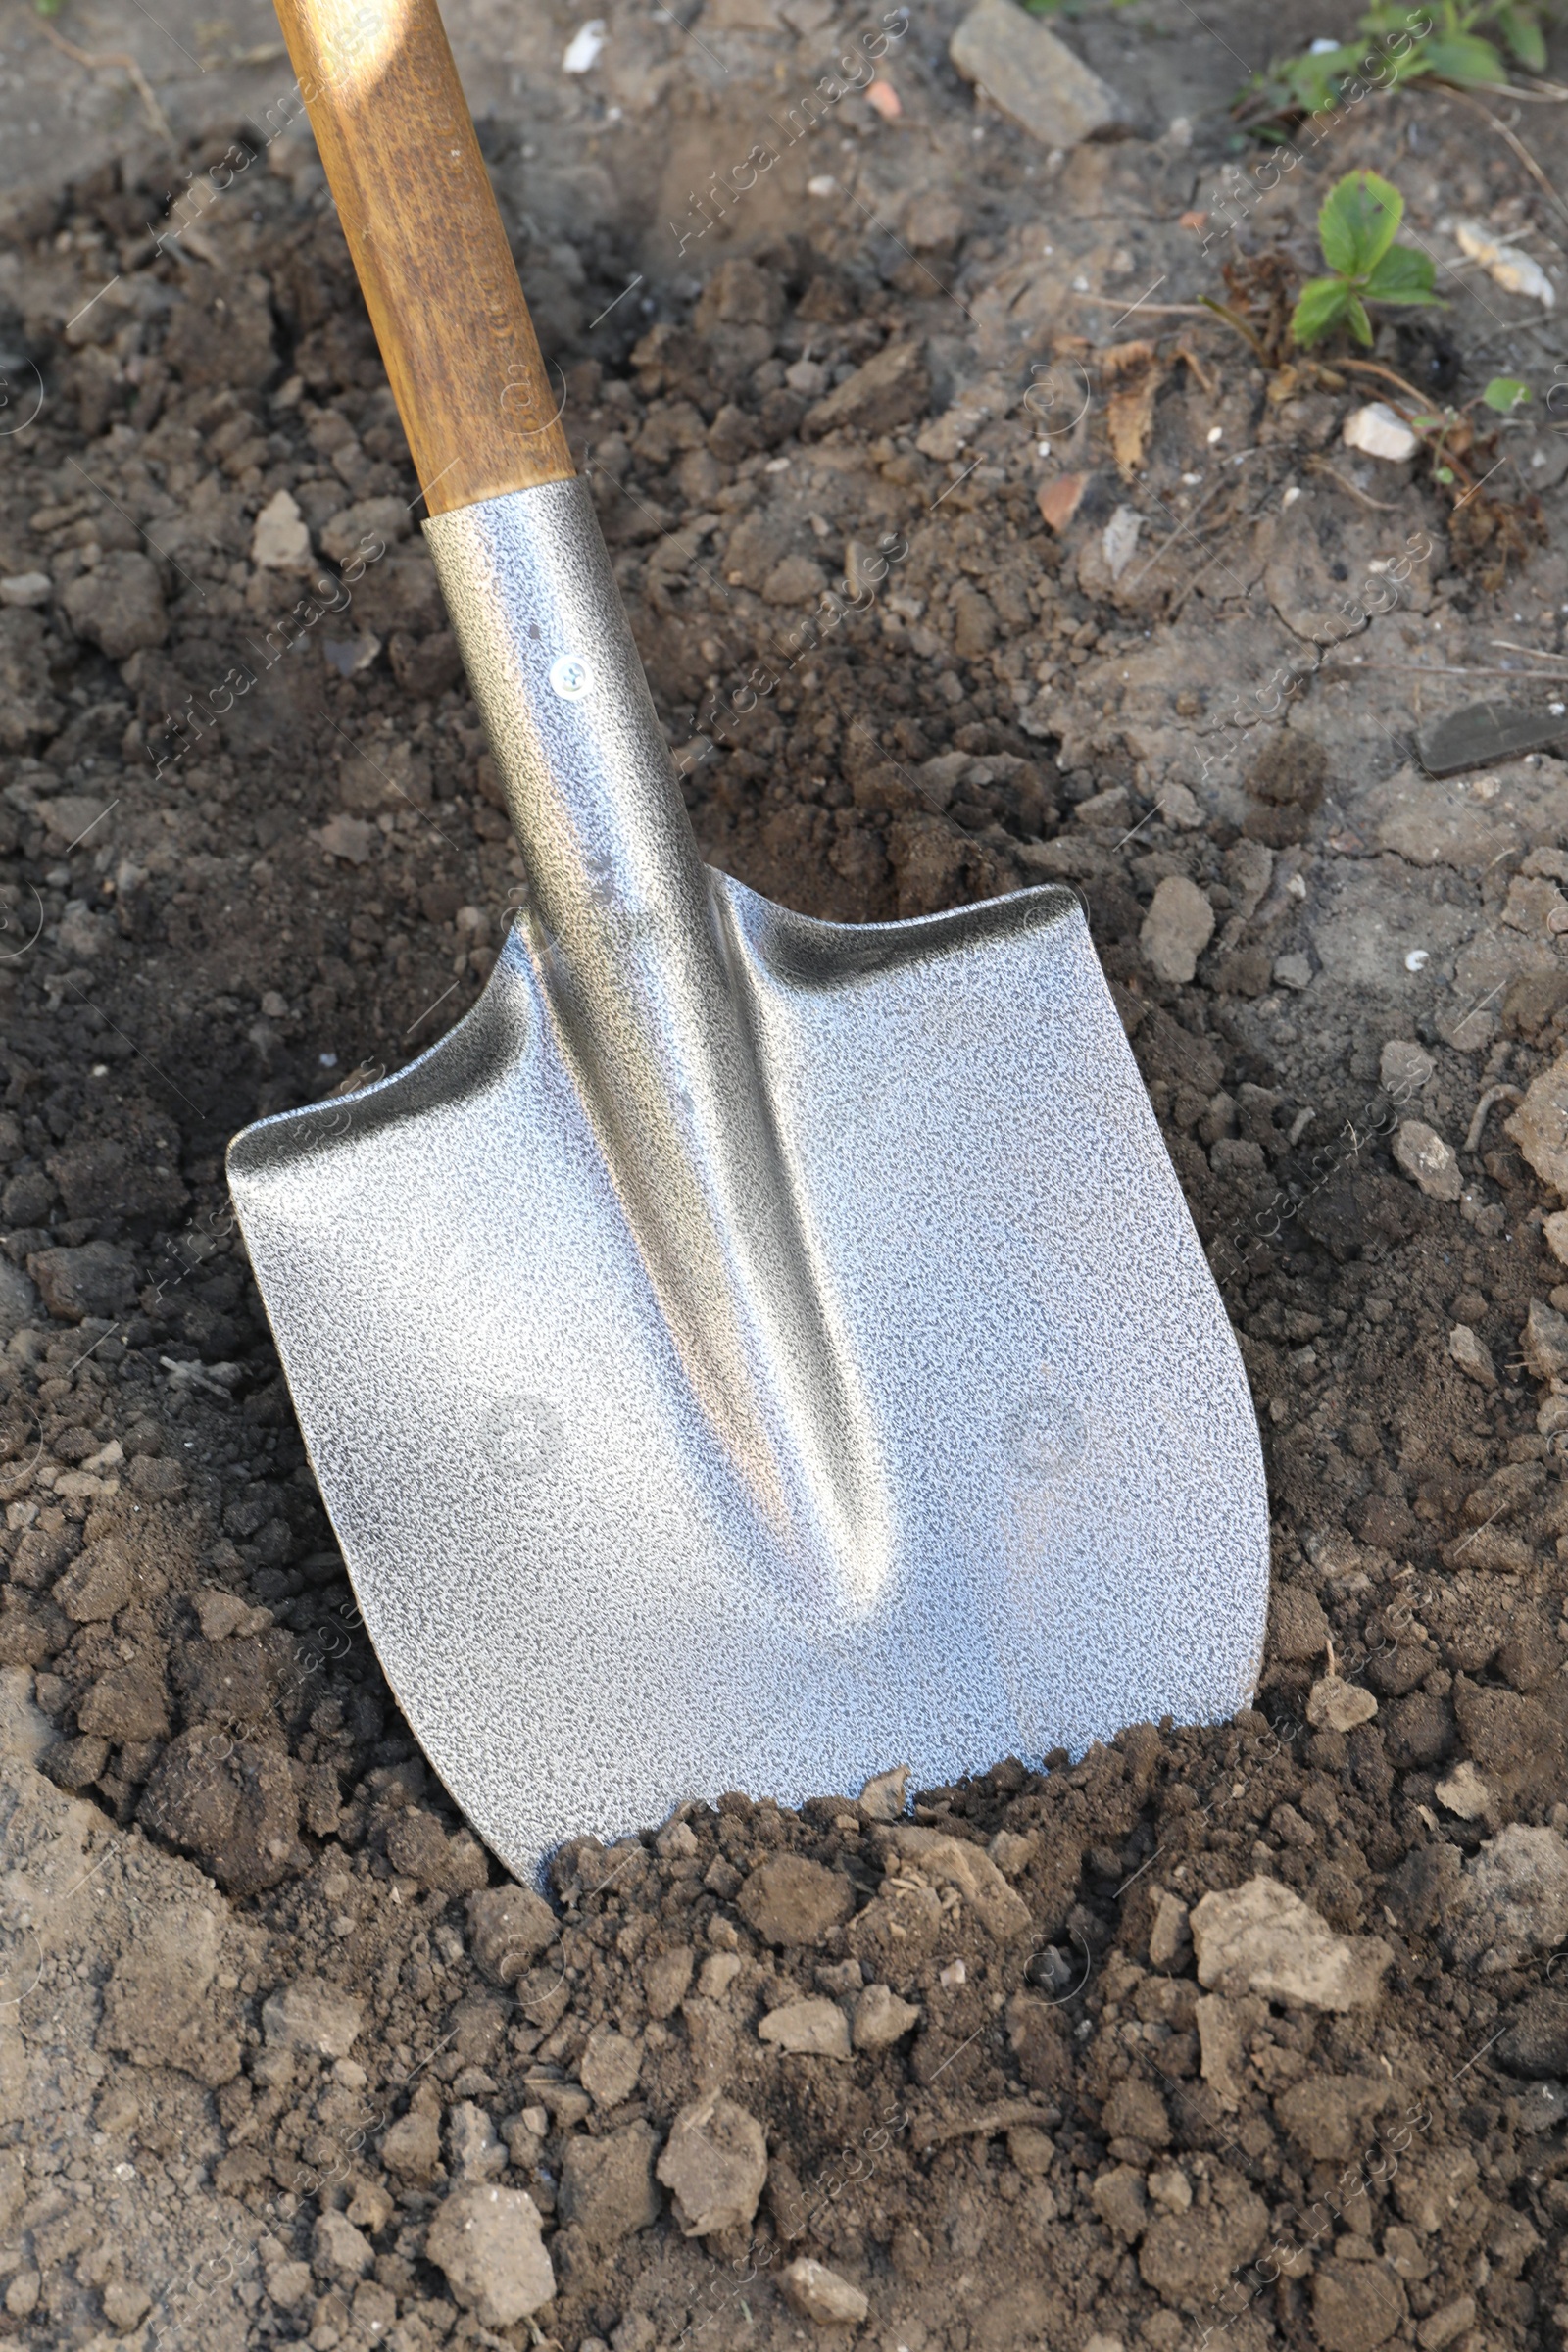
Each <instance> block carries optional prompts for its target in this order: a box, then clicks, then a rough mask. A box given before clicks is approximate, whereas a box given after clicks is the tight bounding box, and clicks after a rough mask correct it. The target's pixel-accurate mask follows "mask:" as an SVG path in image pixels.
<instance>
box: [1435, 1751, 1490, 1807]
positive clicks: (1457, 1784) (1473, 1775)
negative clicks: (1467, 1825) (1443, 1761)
mask: <svg viewBox="0 0 1568 2352" xmlns="http://www.w3.org/2000/svg"><path fill="white" fill-rule="evenodd" d="M1434 1794H1435V1795H1436V1797H1437V1800H1438V1802H1439V1804H1440V1805H1445V1806H1446V1808H1447V1810H1448V1811H1449V1812H1450V1813H1457V1815H1458V1816H1459V1819H1460V1820H1461V1821H1485V1819H1486V1817H1487V1815H1488V1814H1489V1813H1490V1812H1491V1810H1492V1792H1491V1790H1490V1789H1488V1787H1487V1784H1486V1782H1485V1781H1484V1780H1483V1779H1482V1778H1481V1775H1480V1773H1479V1772H1477V1770H1476V1768H1475V1766H1474V1765H1473V1764H1472V1763H1471V1761H1470V1759H1469V1757H1468V1756H1467V1757H1466V1758H1465V1760H1464V1762H1463V1763H1462V1764H1456V1765H1455V1766H1454V1768H1453V1770H1452V1772H1450V1773H1449V1774H1448V1776H1447V1778H1446V1780H1443V1781H1439V1783H1438V1785H1437V1788H1436V1789H1435V1790H1434Z"/></svg>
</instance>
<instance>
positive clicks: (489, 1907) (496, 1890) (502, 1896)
mask: <svg viewBox="0 0 1568 2352" xmlns="http://www.w3.org/2000/svg"><path fill="white" fill-rule="evenodd" d="M558 1933H559V1930H558V1927H557V1922H556V1915H555V1913H554V1912H553V1911H552V1910H551V1908H550V1905H549V1904H548V1903H547V1902H546V1901H545V1900H544V1898H543V1896H542V1895H537V1894H534V1893H532V1892H530V1890H529V1889H528V1888H527V1887H484V1888H482V1889H481V1890H479V1891H478V1892H476V1893H474V1894H470V1895H469V1897H468V1940H469V1942H470V1943H471V1945H472V1946H473V1958H474V1965H475V1966H476V1967H477V1968H478V1970H479V1972H480V1974H481V1975H483V1976H486V1977H488V1978H489V1980H490V1982H491V1984H492V1985H511V1984H514V1983H515V1980H516V1979H517V1978H518V1977H520V1976H521V1974H522V1972H523V1970H524V1969H525V1968H526V1967H527V1966H528V1964H529V1962H530V1961H532V1960H536V1959H537V1958H538V1957H539V1954H540V1953H541V1952H542V1951H544V1950H546V1949H547V1948H548V1946H549V1945H551V1944H552V1943H554V1942H555V1940H556V1936H557V1934H558Z"/></svg>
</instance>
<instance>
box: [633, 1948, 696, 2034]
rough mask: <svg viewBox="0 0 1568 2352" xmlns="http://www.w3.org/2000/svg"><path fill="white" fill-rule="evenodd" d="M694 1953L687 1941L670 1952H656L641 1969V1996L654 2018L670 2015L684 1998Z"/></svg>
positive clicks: (694, 1957)
mask: <svg viewBox="0 0 1568 2352" xmlns="http://www.w3.org/2000/svg"><path fill="white" fill-rule="evenodd" d="M696 1965H697V1954H696V1953H695V1952H694V1951H693V1950H692V1948H691V1945H690V1944H689V1943H680V1944H677V1945H676V1946H675V1949H674V1950H673V1951H671V1952H656V1953H655V1955H654V1957H653V1959H652V1960H650V1961H649V1962H648V1963H647V1965H646V1967H645V1968H644V1970H643V2000H644V2002H645V2003H646V2004H647V2009H648V2014H649V2016H650V2017H654V2018H666V2017H673V2016H674V2014H675V2012H676V2010H677V2009H678V2008H679V2007H680V2005H681V2002H682V2001H683V2000H684V1999H685V1998H686V1989H687V1986H688V1985H690V1984H691V1981H692V1970H693V1969H694V1968H695V1967H696Z"/></svg>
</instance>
